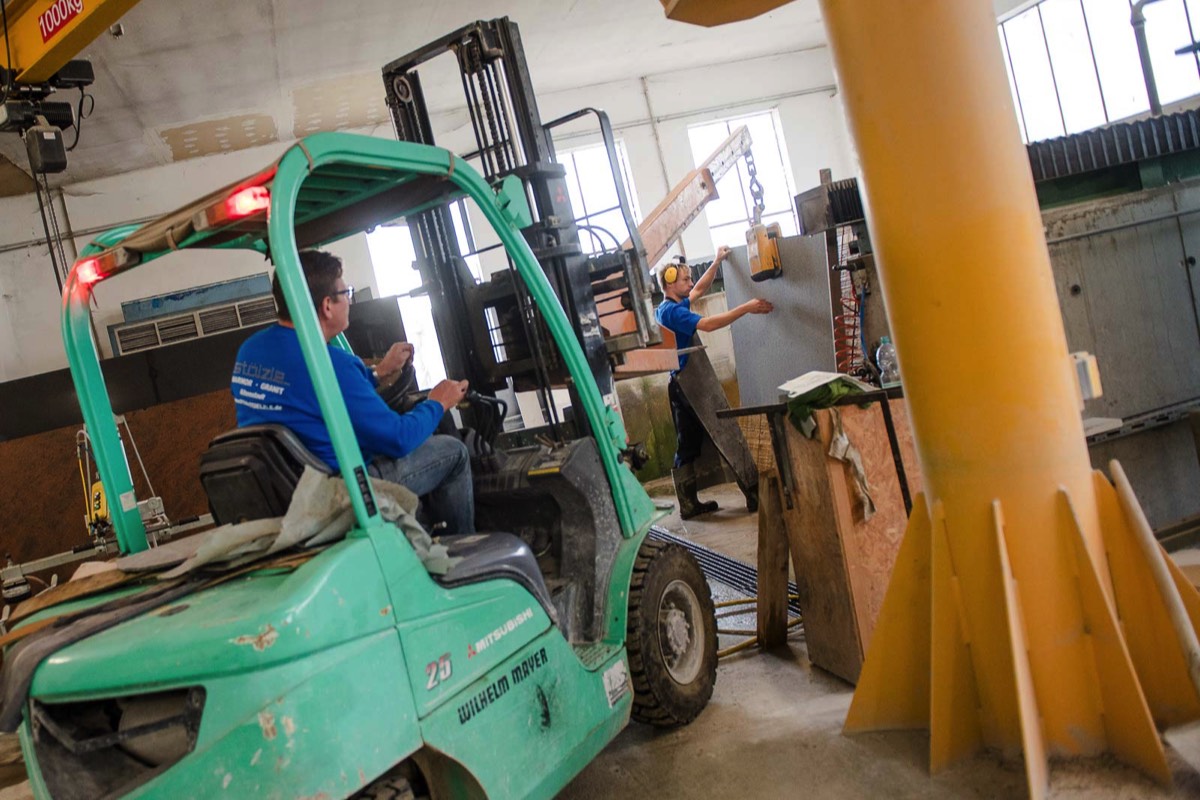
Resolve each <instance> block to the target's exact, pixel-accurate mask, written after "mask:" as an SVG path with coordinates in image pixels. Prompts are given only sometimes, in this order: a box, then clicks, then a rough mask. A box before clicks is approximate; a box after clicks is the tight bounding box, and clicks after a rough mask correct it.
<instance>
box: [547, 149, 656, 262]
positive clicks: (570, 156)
mask: <svg viewBox="0 0 1200 800" xmlns="http://www.w3.org/2000/svg"><path fill="white" fill-rule="evenodd" d="M615 145H616V147H615V149H616V154H617V167H618V169H619V170H620V175H621V180H622V181H624V183H625V195H626V197H628V198H629V207H630V213H631V214H632V215H633V219H634V222H640V221H641V218H642V216H641V212H640V211H639V210H638V205H637V192H635V191H634V188H633V177H632V175H631V174H630V171H629V158H628V155H627V154H626V152H625V142H624V141H622V140H620V139H617V140H616V142H615ZM557 160H558V162H559V163H560V164H562V165H563V167H565V168H566V170H567V175H566V179H567V192H568V193H569V195H570V197H571V210H572V211H573V212H574V213H575V224H576V225H578V226H579V242H580V245H581V246H582V248H583V252H585V253H599V252H601V251H603V250H614V249H618V248H620V247H621V245H622V244H623V243H624V242H625V240H626V239H628V238H629V228H628V226H626V225H625V218H624V216H623V215H622V214H621V207H620V205H619V203H618V202H617V186H616V182H615V181H614V180H613V171H612V167H611V165H610V164H609V161H608V151H607V150H606V149H605V147H604V143H603V142H601V143H600V144H593V145H588V146H586V147H577V148H574V149H572V150H564V151H561V152H559V153H558V155H557Z"/></svg>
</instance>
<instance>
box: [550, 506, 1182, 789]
mask: <svg viewBox="0 0 1200 800" xmlns="http://www.w3.org/2000/svg"><path fill="white" fill-rule="evenodd" d="M651 491H652V494H654V495H656V500H659V501H662V500H665V499H671V500H673V499H674V496H673V493H670V488H669V486H665V487H664V486H657V487H651ZM700 494H701V499H704V500H710V499H715V500H717V501H718V502H719V503H721V506H722V509H721V511H719V512H717V513H715V514H710V515H705V516H704V517H699V518H697V519H693V520H688V521H686V522H683V521H681V520H680V519H679V515H678V513H674V514H672V515H671V516H669V517H666V518H664V519H663V520H662V521H661V522H660V524H661V525H663V527H665V528H667V529H668V530H670V531H671V532H672V533H675V534H676V535H680V536H686V537H687V538H689V539H692V540H694V541H696V542H697V543H699V544H702V545H704V546H705V547H708V548H709V549H712V550H716V551H718V552H720V553H723V554H725V555H729V556H732V557H734V558H737V559H738V560H740V561H744V562H746V563H748V564H754V563H755V548H756V546H757V535H758V534H757V531H758V528H757V519H756V517H755V515H753V514H748V513H746V512H745V507H744V505H743V504H742V502H741V493H740V492H738V490H737V487H736V486H734V485H732V484H730V485H726V486H721V487H715V488H714V489H710V490H708V491H705V492H701V493H700ZM716 593H718V594H720V593H721V590H720V587H718V589H717V592H716ZM747 618H748V619H750V622H749V623H748V626H749V627H753V619H752V617H748V616H747ZM720 624H721V625H722V627H724V626H725V624H726V623H725V621H721V623H720ZM744 626H746V624H745V623H744V622H743V623H740V624H739V625H738V627H744ZM725 644H726V642H724V641H722V646H725ZM852 696H853V687H852V686H850V684H848V683H845V682H843V681H841V680H840V679H838V678H835V677H833V676H831V675H829V674H827V673H825V672H823V671H822V670H820V669H817V668H815V667H813V666H812V665H811V664H810V663H809V662H808V656H807V653H806V651H805V649H804V643H803V639H802V636H797V635H794V636H793V637H792V638H791V639H789V642H788V645H787V646H786V647H783V648H779V649H776V650H773V651H771V652H761V651H757V650H754V649H751V650H749V651H746V652H743V653H738V654H736V655H733V656H731V657H729V658H727V659H723V660H722V661H721V662H720V664H719V666H718V669H717V685H716V690H715V692H714V694H713V698H712V701H711V702H710V703H709V706H708V708H706V709H705V710H704V712H703V713H702V714H701V715H700V716H699V717H698V718H697V719H696V720H695V721H694V722H693V723H692V724H691V725H689V726H687V727H685V728H680V729H677V730H673V731H663V730H658V729H655V728H651V727H649V726H646V725H641V724H638V723H631V724H630V725H629V727H628V728H626V729H625V730H624V731H623V732H622V733H621V734H620V735H619V736H618V737H617V738H616V739H615V740H614V741H613V742H612V743H611V744H610V745H609V746H608V747H607V748H606V749H605V750H604V752H602V753H601V754H600V755H599V756H598V757H597V758H596V759H595V760H594V761H593V762H592V763H591V764H589V765H588V767H587V768H586V769H584V771H583V772H582V773H580V774H579V776H577V777H576V778H575V780H574V781H572V782H571V783H570V784H569V785H568V786H567V787H566V788H565V789H564V790H563V791H562V793H561V794H560V795H559V797H560V798H562V800H607V799H608V798H612V799H613V800H617V798H620V800H627V798H630V797H653V798H656V799H657V800H674V799H676V798H678V800H683V799H684V798H687V799H688V800H693V799H694V798H710V797H711V798H719V797H729V798H789V800H790V799H791V798H797V797H806V798H831V799H837V800H841V799H842V798H845V800H851V799H852V798H853V800H858V798H877V797H878V798H883V797H886V798H923V799H924V798H1009V797H1015V798H1020V797H1025V796H1026V789H1025V773H1024V769H1023V766H1022V765H1021V763H1020V762H1017V761H1002V760H1000V759H999V758H998V757H995V756H991V755H981V756H978V757H976V758H974V759H970V760H968V761H965V762H963V763H960V764H958V765H955V766H954V767H952V768H950V769H947V770H944V771H943V772H941V773H939V774H937V775H935V776H930V774H929V771H928V758H929V755H928V754H929V736H928V735H927V734H926V733H921V732H905V731H896V732H887V733H870V734H861V735H856V736H843V735H842V733H841V728H842V723H843V722H844V720H845V717H846V712H847V710H848V709H849V707H850V700H851V697H852ZM1166 741H1167V758H1168V763H1169V764H1170V766H1171V770H1172V774H1173V777H1174V786H1173V787H1172V788H1170V789H1166V788H1162V787H1160V786H1159V785H1158V784H1156V783H1154V782H1153V781H1151V780H1150V779H1149V778H1147V777H1145V776H1143V775H1142V774H1141V773H1139V772H1137V771H1135V770H1133V769H1130V768H1128V767H1125V766H1123V765H1121V764H1119V763H1117V762H1116V761H1115V760H1114V759H1111V758H1103V759H1079V760H1070V761H1065V762H1055V763H1054V764H1053V765H1052V767H1051V781H1050V783H1051V785H1050V796H1051V797H1053V798H1063V799H1069V800H1084V798H1087V800H1093V799H1096V800H1118V798H1120V800H1126V799H1127V798H1200V772H1197V769H1196V767H1195V766H1193V765H1200V725H1196V726H1193V727H1192V728H1190V729H1188V728H1185V729H1180V730H1177V731H1176V730H1173V731H1171V732H1169V733H1168V734H1167V736H1166Z"/></svg>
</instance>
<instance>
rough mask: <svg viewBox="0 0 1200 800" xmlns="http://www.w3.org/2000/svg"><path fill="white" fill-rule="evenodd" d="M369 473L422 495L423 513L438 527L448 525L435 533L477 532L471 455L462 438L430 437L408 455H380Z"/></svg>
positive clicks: (368, 470)
mask: <svg viewBox="0 0 1200 800" xmlns="http://www.w3.org/2000/svg"><path fill="white" fill-rule="evenodd" d="M367 472H369V473H371V475H373V476H375V477H376V478H382V479H383V480H385V481H391V482H392V483H398V484H400V485H402V486H404V487H406V488H407V489H408V490H409V491H411V492H412V493H413V494H415V495H417V496H418V497H420V498H421V500H422V505H424V506H425V507H424V508H423V509H422V513H421V514H420V515H419V516H421V517H423V518H426V519H428V520H429V521H430V522H431V523H433V524H434V525H435V526H436V524H437V523H439V522H444V523H445V524H446V527H445V528H444V529H435V530H432V531H430V533H432V534H433V535H435V536H437V535H439V534H454V533H474V532H475V496H474V489H473V487H472V485H471V456H470V453H469V452H468V451H467V446H466V445H465V444H463V443H462V442H461V441H460V440H459V439H457V438H455V437H453V436H444V435H440V434H439V435H435V436H430V437H429V439H428V441H426V442H425V443H424V444H422V445H421V446H420V447H418V448H417V449H416V450H413V451H412V452H411V453H409V454H408V455H406V456H405V457H404V458H386V457H383V456H380V457H379V458H376V459H375V460H374V461H372V462H371V464H370V466H369V467H367Z"/></svg>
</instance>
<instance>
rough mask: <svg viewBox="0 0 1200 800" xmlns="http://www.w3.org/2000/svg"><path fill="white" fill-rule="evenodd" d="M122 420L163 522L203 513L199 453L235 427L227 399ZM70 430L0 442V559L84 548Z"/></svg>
mask: <svg viewBox="0 0 1200 800" xmlns="http://www.w3.org/2000/svg"><path fill="white" fill-rule="evenodd" d="M125 418H126V419H127V420H128V421H129V427H130V430H131V431H132V432H133V439H134V442H136V444H137V449H138V452H140V453H141V456H142V461H143V462H144V463H145V465H146V470H147V471H148V472H149V473H150V480H151V481H152V482H153V484H154V489H155V491H156V492H157V493H158V494H159V496H161V497H162V499H163V504H164V506H165V508H166V512H167V515H168V516H169V517H170V518H171V519H172V520H181V519H185V518H187V517H191V516H196V515H199V514H204V513H206V512H207V510H208V503H207V500H206V499H205V497H204V491H203V489H202V488H201V486H200V477H199V475H200V454H201V453H202V452H203V451H204V449H205V448H206V447H207V446H208V442H209V441H210V440H211V439H212V438H213V437H214V436H216V435H217V434H218V433H221V432H222V431H226V430H229V429H230V428H233V427H234V426H235V425H236V424H237V423H236V419H235V415H234V410H233V400H232V399H231V397H230V395H229V392H228V391H225V390H222V391H217V392H210V393H209V394H203V395H198V396H196V397H191V398H188V399H186V400H178V401H175V402H172V403H165V404H162V405H158V406H153V407H151V408H147V409H144V410H141V411H132V412H129V413H127V414H126V415H125ZM77 430H79V428H78V427H76V426H72V427H67V428H58V429H56V430H52V431H47V432H46V433H40V434H37V435H36V436H26V437H24V438H21V439H12V440H9V441H6V442H0V508H3V509H4V513H3V515H0V554H4V553H8V554H11V555H12V558H13V560H14V561H15V562H17V563H20V562H24V561H29V560H31V559H35V558H43V557H45V556H50V555H54V554H55V553H61V552H63V551H66V550H70V549H72V548H74V547H78V546H80V545H86V544H87V543H88V537H87V530H86V527H85V526H84V521H83V517H84V495H83V487H82V484H81V482H80V476H79V466H78V462H77V461H76V457H75V433H76V431H77ZM121 432H122V435H124V426H122V431H121ZM126 453H127V455H128V458H129V464H130V468H131V471H132V473H133V476H134V489H135V490H136V492H137V496H138V498H139V499H144V498H146V497H149V496H150V493H149V490H148V489H147V487H146V484H145V481H144V480H143V478H142V471H141V468H140V467H139V466H138V463H137V456H136V455H135V454H134V452H133V448H132V447H131V446H130V445H129V443H128V442H127V443H126ZM65 577H66V575H60V578H65Z"/></svg>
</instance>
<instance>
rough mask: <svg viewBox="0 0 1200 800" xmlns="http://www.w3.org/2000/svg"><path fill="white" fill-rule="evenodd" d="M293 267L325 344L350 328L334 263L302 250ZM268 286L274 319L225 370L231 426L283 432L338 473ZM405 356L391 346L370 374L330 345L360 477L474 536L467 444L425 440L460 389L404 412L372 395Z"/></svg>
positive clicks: (438, 391) (290, 334) (294, 341)
mask: <svg viewBox="0 0 1200 800" xmlns="http://www.w3.org/2000/svg"><path fill="white" fill-rule="evenodd" d="M300 265H301V267H303V269H304V277H305V280H306V282H307V283H308V291H309V293H310V294H311V295H312V298H313V303H314V304H315V305H316V310H317V319H318V321H319V322H320V325H321V333H322V335H323V336H324V337H325V341H326V342H329V341H331V340H332V339H333V338H334V337H335V336H337V335H338V334H339V333H341V332H342V331H344V330H346V328H347V327H348V326H349V324H350V301H351V298H352V297H353V296H354V288H353V287H352V286H347V285H346V282H345V281H344V280H342V262H341V259H339V258H338V257H337V256H335V255H332V254H331V253H326V252H322V251H317V250H308V251H305V252H302V253H300ZM271 288H272V291H273V292H274V295H275V305H276V307H277V308H278V313H279V321H278V323H277V324H275V325H272V326H271V327H269V328H266V329H265V330H261V331H259V332H258V333H256V334H254V335H253V336H251V337H250V338H249V339H247V340H246V341H245V342H244V343H243V344H242V346H241V349H239V350H238V355H237V363H236V364H235V365H234V369H233V377H232V378H231V384H230V388H231V390H232V392H233V400H234V403H235V405H236V408H237V421H238V426H239V427H244V426H247V425H263V424H274V425H283V426H285V427H287V428H289V429H290V430H291V431H292V432H293V433H295V434H296V436H297V437H298V438H299V439H300V441H301V442H302V443H303V444H304V446H305V447H307V448H308V449H309V450H310V451H312V453H313V455H315V456H316V457H317V458H319V459H321V460H322V461H324V462H325V463H326V464H328V465H329V467H330V468H331V469H332V470H333V471H334V472H336V471H338V462H337V456H336V455H335V454H334V452H333V444H332V442H331V440H330V438H329V430H328V429H327V428H326V426H325V419H324V417H322V416H321V408H320V405H319V404H318V402H317V395H316V390H315V388H314V387H313V383H312V378H311V377H310V376H309V373H308V368H307V367H306V366H305V364H304V356H303V354H302V353H301V350H300V341H299V339H298V337H297V335H296V329H295V327H294V326H293V325H292V321H291V315H290V313H289V312H288V308H287V304H286V303H285V302H284V299H283V292H282V290H281V289H280V286H279V277H278V275H276V277H275V279H274V281H273V282H272V287H271ZM412 357H413V346H412V345H411V344H409V343H407V342H397V343H396V344H394V345H392V347H391V348H390V349H389V350H388V352H387V354H386V355H385V356H384V357H383V359H382V360H381V361H380V362H379V364H377V365H376V367H375V368H374V369H368V368H367V366H366V365H365V364H363V362H362V359H360V358H358V357H357V356H354V355H351V354H350V353H348V352H346V351H345V350H343V349H341V348H339V347H335V346H334V345H329V358H330V360H331V361H332V362H333V372H334V375H335V376H336V377H337V382H338V386H339V387H340V388H341V390H342V397H343V399H344V400H345V401H346V410H347V411H348V412H349V413H350V421H351V424H352V425H353V428H354V435H355V437H356V438H357V439H358V446H359V448H360V449H361V450H362V456H363V461H364V462H365V463H366V464H367V471H368V472H369V473H370V474H371V475H373V476H374V477H377V478H382V479H384V480H387V481H391V482H393V483H399V484H402V485H404V486H406V487H408V488H409V489H410V490H411V491H412V492H413V493H414V494H416V495H418V496H420V497H427V499H428V501H429V503H428V505H429V507H428V508H427V509H423V512H424V513H423V516H426V517H427V519H428V520H429V521H430V522H431V523H433V524H434V525H436V524H437V523H444V524H445V530H444V531H443V532H444V533H473V532H474V530H475V502H474V497H473V489H472V484H471V459H470V455H469V453H468V451H467V448H466V445H464V444H463V443H462V441H460V440H459V439H457V438H456V437H453V436H445V435H437V436H435V435H433V432H434V430H435V429H436V428H437V426H438V423H439V422H441V419H442V416H443V415H444V414H446V413H447V412H448V411H449V410H450V409H452V408H454V406H456V405H458V403H459V402H461V401H462V399H463V397H464V396H465V395H466V391H467V382H466V381H453V380H444V381H442V382H441V383H439V384H437V385H436V386H434V387H433V389H432V390H431V391H430V392H429V397H428V399H427V400H424V401H422V402H421V403H419V404H418V405H417V406H416V407H414V408H413V409H412V410H411V411H409V412H408V413H406V414H398V413H396V412H395V411H393V410H392V409H390V408H388V406H387V404H386V403H385V402H384V401H383V398H381V397H380V396H379V394H378V393H377V391H376V389H377V387H378V385H379V379H380V378H383V379H386V378H387V377H388V376H390V375H393V374H395V373H397V372H399V371H400V370H401V369H403V367H404V366H405V364H407V363H408V362H409V360H411V359H412Z"/></svg>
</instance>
